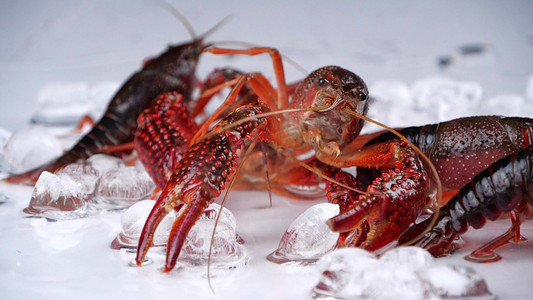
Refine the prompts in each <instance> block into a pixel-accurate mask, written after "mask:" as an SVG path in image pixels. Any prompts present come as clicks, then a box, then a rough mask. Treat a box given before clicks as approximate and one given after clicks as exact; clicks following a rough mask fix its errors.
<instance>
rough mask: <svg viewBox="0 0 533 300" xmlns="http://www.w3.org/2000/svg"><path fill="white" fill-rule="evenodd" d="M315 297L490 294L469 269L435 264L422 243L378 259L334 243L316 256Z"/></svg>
mask: <svg viewBox="0 0 533 300" xmlns="http://www.w3.org/2000/svg"><path fill="white" fill-rule="evenodd" d="M318 266H319V271H320V272H321V276H320V281H319V283H318V284H317V285H316V286H315V287H314V289H313V296H314V298H319V299H322V298H327V299H331V298H341V299H493V298H494V296H493V295H492V294H491V293H490V292H489V290H488V288H487V285H486V283H485V281H484V280H483V279H482V278H481V277H480V276H479V275H478V274H476V273H475V272H474V271H473V270H472V269H470V268H465V267H457V266H448V265H438V264H436V263H435V259H434V258H433V257H431V255H430V254H429V253H428V252H427V251H426V250H423V249H421V248H416V247H399V248H396V249H393V250H390V251H388V252H386V253H385V254H383V255H382V256H381V258H380V259H377V258H376V256H374V254H372V253H370V252H367V251H365V250H362V249H356V248H344V249H337V250H335V251H332V252H330V253H328V254H326V255H324V256H323V257H322V258H321V259H320V260H319V261H318Z"/></svg>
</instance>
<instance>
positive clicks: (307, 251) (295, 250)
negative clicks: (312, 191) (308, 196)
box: [268, 203, 339, 263]
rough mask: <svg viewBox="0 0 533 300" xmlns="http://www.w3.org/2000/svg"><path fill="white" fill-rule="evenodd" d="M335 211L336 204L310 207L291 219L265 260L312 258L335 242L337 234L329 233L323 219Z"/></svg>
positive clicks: (319, 255) (331, 247) (330, 247)
mask: <svg viewBox="0 0 533 300" xmlns="http://www.w3.org/2000/svg"><path fill="white" fill-rule="evenodd" d="M338 214H339V206H338V205H336V204H331V203H321V204H317V205H314V206H311V207H310V208H308V209H307V210H306V211H305V212H304V213H303V214H301V215H300V216H298V218H296V219H295V220H294V221H293V222H292V224H291V225H290V226H289V228H288V229H287V231H286V232H285V234H284V235H283V237H282V238H281V241H280V243H279V247H278V249H277V250H276V251H274V252H273V253H272V254H270V255H269V256H268V259H269V260H270V261H273V262H276V263H285V262H302V263H305V262H313V261H316V260H317V259H319V258H320V257H321V256H322V255H324V254H325V253H327V252H329V251H331V250H333V249H334V248H335V246H336V244H337V240H338V239H339V233H336V232H332V231H331V230H330V229H329V227H328V226H327V224H326V221H327V220H329V219H330V218H332V217H334V216H336V215H338Z"/></svg>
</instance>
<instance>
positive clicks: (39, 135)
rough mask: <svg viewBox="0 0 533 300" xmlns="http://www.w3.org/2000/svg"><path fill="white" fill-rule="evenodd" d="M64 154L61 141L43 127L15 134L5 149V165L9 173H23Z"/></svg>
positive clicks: (26, 129)
mask: <svg viewBox="0 0 533 300" xmlns="http://www.w3.org/2000/svg"><path fill="white" fill-rule="evenodd" d="M62 153H63V149H62V148H61V145H60V143H59V141H58V140H57V139H56V138H55V137H54V136H53V135H52V134H51V133H50V132H48V130H46V128H44V127H42V126H30V127H27V128H24V129H21V130H18V131H16V132H14V133H13V134H12V135H11V137H10V138H9V140H8V141H7V142H6V143H5V144H4V148H3V160H4V162H3V165H4V166H5V168H6V169H7V171H8V172H11V173H22V172H25V171H28V170H30V169H33V168H36V167H39V166H41V165H44V164H45V163H47V162H49V161H51V160H52V159H55V158H56V157H58V156H60V155H61V154H62Z"/></svg>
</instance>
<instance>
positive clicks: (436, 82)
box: [411, 77, 483, 121]
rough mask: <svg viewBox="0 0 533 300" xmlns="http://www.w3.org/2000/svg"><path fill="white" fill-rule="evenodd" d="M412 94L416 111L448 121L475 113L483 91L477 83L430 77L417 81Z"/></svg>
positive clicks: (412, 88)
mask: <svg viewBox="0 0 533 300" xmlns="http://www.w3.org/2000/svg"><path fill="white" fill-rule="evenodd" d="M411 92H412V94H413V98H414V102H415V104H416V105H415V109H418V110H420V111H428V112H434V114H435V115H434V116H435V119H437V120H438V121H446V120H450V119H454V118H458V117H465V116H467V114H468V112H469V111H475V110H476V108H478V107H479V103H480V102H481V97H482V94H483V89H482V87H481V85H480V84H478V83H476V82H466V81H455V80H452V79H449V78H443V77H428V78H424V79H421V80H418V81H416V82H415V83H414V84H413V85H412V87H411ZM457 107H461V109H457Z"/></svg>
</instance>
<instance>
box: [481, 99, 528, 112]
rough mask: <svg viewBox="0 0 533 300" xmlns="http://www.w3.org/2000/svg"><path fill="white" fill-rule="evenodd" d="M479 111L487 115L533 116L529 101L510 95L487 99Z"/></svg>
mask: <svg viewBox="0 0 533 300" xmlns="http://www.w3.org/2000/svg"><path fill="white" fill-rule="evenodd" d="M481 109H482V113H483V114H487V115H491V114H492V115H494V114H497V115H501V116H523V117H531V115H532V114H533V104H532V103H531V101H526V99H525V98H524V97H522V96H520V95H512V94H507V95H498V96H494V97H492V98H490V99H488V100H487V101H486V103H485V105H483V106H482V107H481ZM483 110H484V111H483Z"/></svg>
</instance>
